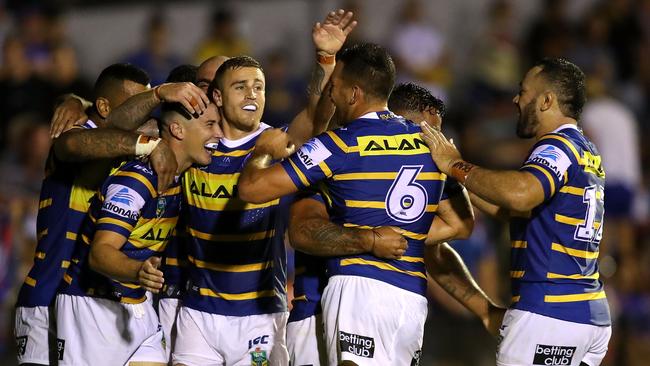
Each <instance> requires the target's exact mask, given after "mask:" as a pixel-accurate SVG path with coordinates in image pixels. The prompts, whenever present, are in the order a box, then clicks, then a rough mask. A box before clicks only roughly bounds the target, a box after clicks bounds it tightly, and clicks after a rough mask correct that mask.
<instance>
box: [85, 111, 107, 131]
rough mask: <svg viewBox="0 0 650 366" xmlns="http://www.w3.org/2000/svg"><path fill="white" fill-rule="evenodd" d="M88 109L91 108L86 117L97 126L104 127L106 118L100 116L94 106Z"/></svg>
mask: <svg viewBox="0 0 650 366" xmlns="http://www.w3.org/2000/svg"><path fill="white" fill-rule="evenodd" d="M90 109H91V111H90V112H89V113H88V119H89V120H91V121H93V122H94V123H95V124H96V125H97V126H99V127H105V124H106V118H103V117H102V116H100V115H99V114H98V113H97V112H96V111H95V108H90Z"/></svg>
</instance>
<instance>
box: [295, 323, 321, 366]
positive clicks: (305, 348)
mask: <svg viewBox="0 0 650 366" xmlns="http://www.w3.org/2000/svg"><path fill="white" fill-rule="evenodd" d="M287 349H288V350H289V360H290V361H291V365H292V366H306V365H311V366H321V365H322V366H325V365H327V351H326V349H325V330H324V329H323V316H322V314H318V315H314V316H310V317H309V318H306V319H303V320H300V321H297V322H289V323H288V324H287Z"/></svg>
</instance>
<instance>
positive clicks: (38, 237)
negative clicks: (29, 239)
mask: <svg viewBox="0 0 650 366" xmlns="http://www.w3.org/2000/svg"><path fill="white" fill-rule="evenodd" d="M45 235H47V229H43V230H41V231H39V232H38V234H36V240H41V239H43V237H44V236H45Z"/></svg>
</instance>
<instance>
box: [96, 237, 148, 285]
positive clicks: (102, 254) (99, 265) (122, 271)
mask: <svg viewBox="0 0 650 366" xmlns="http://www.w3.org/2000/svg"><path fill="white" fill-rule="evenodd" d="M88 265H89V266H90V269H92V270H93V271H95V272H98V273H101V274H103V275H104V276H106V277H108V278H111V279H114V280H117V281H123V282H138V271H139V270H140V267H141V266H142V262H140V261H138V260H135V259H131V258H129V257H128V256H127V255H126V254H124V253H123V252H121V251H120V250H119V249H116V248H115V247H113V246H111V245H109V244H103V243H93V244H92V245H91V248H90V254H89V255H88Z"/></svg>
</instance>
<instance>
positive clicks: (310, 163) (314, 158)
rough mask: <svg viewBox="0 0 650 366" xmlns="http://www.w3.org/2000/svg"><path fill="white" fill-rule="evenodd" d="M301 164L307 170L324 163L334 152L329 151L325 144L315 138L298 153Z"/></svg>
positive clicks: (306, 143)
mask: <svg viewBox="0 0 650 366" xmlns="http://www.w3.org/2000/svg"><path fill="white" fill-rule="evenodd" d="M296 155H298V158H300V162H301V163H302V165H304V166H305V168H307V169H311V168H312V167H314V166H316V165H318V164H320V163H322V162H323V161H325V159H327V158H329V157H330V156H332V152H331V151H329V150H328V149H327V148H326V147H325V145H323V143H322V142H321V141H320V140H319V139H317V138H313V139H311V140H309V141H307V142H305V144H304V145H302V147H301V148H300V149H299V150H298V151H297V152H296Z"/></svg>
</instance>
